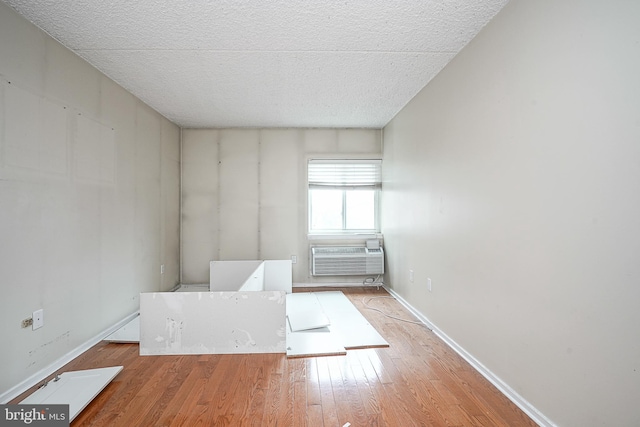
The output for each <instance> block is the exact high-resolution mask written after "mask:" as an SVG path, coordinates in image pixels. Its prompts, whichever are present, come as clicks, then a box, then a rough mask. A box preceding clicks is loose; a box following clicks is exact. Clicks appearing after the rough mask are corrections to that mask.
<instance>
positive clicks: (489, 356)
mask: <svg viewBox="0 0 640 427" xmlns="http://www.w3.org/2000/svg"><path fill="white" fill-rule="evenodd" d="M639 17H640V2H637V1H612V2H603V1H595V0H592V1H584V0H581V1H577V0H571V1H563V2H557V1H553V0H543V1H523V0H512V1H511V2H510V3H509V4H508V5H507V6H506V7H505V8H504V9H503V10H502V11H501V12H500V13H499V14H498V15H497V17H496V18H495V19H494V20H493V21H492V22H491V23H489V24H488V26H487V27H486V28H485V29H484V30H483V31H482V32H481V33H480V34H479V36H478V37H477V38H476V39H474V40H473V41H472V42H471V43H470V44H469V45H468V46H467V47H466V48H465V49H464V50H463V51H462V52H461V53H460V54H459V55H458V56H457V57H456V58H455V59H454V61H453V62H452V63H450V64H449V65H448V66H447V67H446V68H445V69H444V70H443V71H442V72H441V73H440V74H439V75H438V76H437V77H436V78H435V79H434V80H433V81H432V82H431V83H430V84H428V85H427V87H426V88H424V89H423V90H422V91H421V92H420V93H419V94H418V95H417V96H416V97H415V99H413V100H412V101H411V102H410V103H409V104H408V105H407V106H406V107H405V108H404V109H403V110H402V111H401V112H400V113H399V114H398V115H397V116H396V117H395V118H394V119H393V120H392V121H391V122H390V123H389V124H388V126H387V127H385V129H384V166H383V173H384V184H383V193H384V202H383V206H384V208H383V225H384V227H383V232H384V234H385V243H386V249H387V255H388V257H389V261H388V264H389V280H390V282H391V284H392V287H393V288H394V289H395V291H397V292H398V293H399V294H400V295H401V296H403V297H404V298H405V299H406V300H407V301H408V302H409V303H410V304H412V305H413V306H414V307H416V308H417V309H418V310H420V311H421V312H422V313H423V314H424V315H425V316H426V317H427V318H428V319H430V320H431V321H432V322H433V323H434V324H435V325H436V326H437V327H439V328H440V329H441V330H443V331H444V332H445V333H446V334H447V335H449V336H450V337H451V338H453V339H454V340H455V341H456V342H457V343H458V344H460V345H461V346H462V347H463V348H464V349H466V350H467V351H468V352H469V353H471V354H472V355H473V356H474V357H475V358H476V359H478V360H479V361H480V362H481V363H483V364H484V365H485V366H486V367H488V368H489V369H490V370H491V371H492V372H493V373H495V374H496V375H497V376H498V377H499V378H501V379H502V380H503V381H505V382H506V383H507V384H508V385H509V386H511V388H513V390H515V391H516V392H517V393H519V394H520V395H521V396H522V397H524V398H525V399H526V400H528V401H529V403H531V404H532V405H533V406H534V407H536V408H537V409H538V410H540V411H541V412H542V413H543V414H544V415H546V416H547V417H548V418H549V419H551V420H552V421H553V422H555V423H557V424H558V425H565V426H595V425H611V426H613V425H616V426H631V425H640V409H639V408H640V406H638V404H637V400H638V396H640V339H638V337H639V336H640V335H639V328H640V310H638V302H639V301H640V286H639V282H638V277H640V262H639V261H638V260H639V258H638V257H639V255H640V191H639V188H638V185H639V183H640V78H639V76H640V25H638V18H639ZM410 269H413V270H414V271H415V280H414V282H413V283H411V282H410V281H409V274H408V273H409V270H410ZM427 278H431V279H432V281H433V282H432V286H433V289H432V292H428V291H427V289H426V280H427Z"/></svg>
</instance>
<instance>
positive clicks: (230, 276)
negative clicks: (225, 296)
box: [209, 260, 262, 291]
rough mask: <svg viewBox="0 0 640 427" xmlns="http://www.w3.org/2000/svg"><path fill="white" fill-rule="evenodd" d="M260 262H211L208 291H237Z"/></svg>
mask: <svg viewBox="0 0 640 427" xmlns="http://www.w3.org/2000/svg"><path fill="white" fill-rule="evenodd" d="M261 264H262V261H253V260H251V261H211V262H210V263H209V290H210V291H238V290H240V288H241V287H242V286H243V285H244V284H245V282H246V280H247V279H248V278H249V276H251V275H252V274H253V273H254V272H255V271H256V269H258V267H260V265H261Z"/></svg>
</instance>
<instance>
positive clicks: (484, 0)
mask: <svg viewBox="0 0 640 427" xmlns="http://www.w3.org/2000/svg"><path fill="white" fill-rule="evenodd" d="M4 1H5V3H7V4H9V5H10V6H12V7H13V8H14V9H16V10H17V11H18V12H19V13H20V14H21V15H23V16H24V17H26V18H27V19H28V20H29V21H31V22H33V23H34V24H36V25H37V26H38V27H40V28H42V29H43V30H44V31H46V32H47V33H49V34H50V35H51V36H53V37H54V38H55V39H57V40H58V41H60V42H61V43H62V44H64V45H65V46H67V47H68V48H69V49H71V50H73V51H75V52H76V53H77V54H78V55H80V56H81V57H82V58H84V59H86V60H87V61H88V62H89V63H91V64H92V65H93V66H95V67H96V68H98V69H99V70H101V71H102V72H103V73H105V74H106V75H107V76H109V77H111V78H112V79H113V80H115V81H116V82H118V83H119V84H120V85H122V86H123V87H124V88H126V89H127V90H129V91H130V92H131V93H133V94H134V95H136V96H137V97H138V98H140V99H141V100H143V101H144V102H146V103H147V104H149V105H150V106H151V107H153V108H154V109H156V110H157V111H158V112H160V113H161V114H163V115H164V116H165V117H167V118H168V119H170V120H171V121H173V122H175V123H176V124H178V125H180V126H183V127H366V128H381V127H383V126H384V125H386V124H387V123H388V122H389V120H391V119H392V118H393V116H394V115H395V114H396V113H397V112H398V111H399V110H400V109H401V108H402V107H404V105H405V104H406V103H407V102H409V101H410V100H411V98H413V96H414V95H415V94H416V93H417V92H418V91H420V89H422V88H423V87H424V86H425V85H426V84H427V83H428V82H429V81H430V80H431V79H432V78H433V77H434V76H435V75H436V74H437V73H438V72H439V71H440V70H441V69H442V68H443V67H444V66H445V65H446V64H447V63H448V62H449V61H450V60H451V59H452V58H453V57H454V56H455V55H456V53H458V52H459V51H460V49H462V48H463V47H464V46H465V45H466V44H467V43H468V42H469V41H470V40H471V39H472V38H473V37H474V36H475V35H476V34H477V33H478V31H480V29H481V28H482V27H483V26H484V25H485V24H486V23H487V22H488V21H489V20H490V19H491V18H493V16H494V15H495V14H496V13H497V12H498V11H499V10H500V9H501V8H502V7H503V6H504V5H505V4H506V3H507V2H508V0H450V1H445V0H441V1H429V0H406V1H400V0H398V1H388V0H353V1H351V0H348V1H347V0H342V1H316V2H311V1H309V2H302V1H294V0H274V1H264V2H261V1H251V0H244V1H232V0H215V1H214V0H197V1H195V0H194V1H188V0H153V1H152V0H147V1H132V0H82V1H79V0H55V1H52V0H4Z"/></svg>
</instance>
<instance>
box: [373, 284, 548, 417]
mask: <svg viewBox="0 0 640 427" xmlns="http://www.w3.org/2000/svg"><path fill="white" fill-rule="evenodd" d="M384 288H385V289H386V290H387V292H389V293H390V294H391V295H392V296H393V297H394V298H395V299H396V300H398V302H400V304H402V305H403V306H404V307H405V308H406V309H407V310H409V311H410V312H411V313H412V314H413V315H414V316H416V317H417V318H418V319H420V321H421V322H422V323H424V324H425V325H426V326H427V327H428V328H429V329H431V330H432V331H433V332H434V333H435V334H436V335H437V336H438V337H439V338H440V339H441V340H442V341H444V342H445V344H447V345H448V346H449V347H450V348H451V349H452V350H453V351H455V352H456V353H458V354H459V355H460V356H461V357H462V358H463V359H464V360H466V361H467V362H468V363H469V364H470V365H471V366H473V368H474V369H475V370H476V371H478V372H479V373H480V374H481V375H482V376H483V377H485V378H486V379H487V380H488V381H489V382H490V383H491V384H493V385H494V386H495V387H496V388H497V389H498V390H500V392H501V393H502V394H504V395H505V396H506V397H507V398H508V399H509V400H511V401H512V402H513V403H514V404H515V405H516V406H517V407H518V408H520V409H521V410H522V411H523V412H524V413H525V414H527V415H528V416H529V417H530V418H531V419H532V420H533V421H534V422H535V423H537V424H538V425H539V426H542V427H556V424H554V423H553V422H552V421H551V420H550V419H549V418H547V417H546V416H544V414H542V413H541V412H540V411H538V410H537V409H536V408H535V407H534V406H533V405H532V404H531V403H529V402H528V401H527V400H526V399H524V398H523V397H522V396H520V395H519V394H518V393H517V392H516V391H515V390H513V389H512V388H511V387H510V386H509V385H508V384H507V383H505V382H504V381H502V380H501V379H500V378H499V377H498V376H497V375H495V374H494V373H493V372H491V371H490V370H489V369H488V368H487V367H486V366H484V365H483V364H482V363H481V362H480V361H479V360H478V359H476V358H475V357H473V356H472V355H471V354H470V353H469V352H468V351H466V350H465V349H464V348H463V347H462V346H460V345H459V344H458V343H457V342H455V341H454V340H453V339H451V337H449V336H448V335H447V334H445V333H444V332H443V331H442V330H440V329H439V328H438V327H437V326H435V325H434V324H433V323H432V322H431V321H430V320H429V319H427V317H426V316H424V315H423V314H422V313H420V312H419V311H418V310H416V309H415V308H414V307H413V306H412V305H411V304H409V303H408V302H407V301H406V300H405V299H404V298H402V297H401V296H400V295H399V294H398V293H397V292H395V291H394V290H393V289H391V288H389V287H387V286H384Z"/></svg>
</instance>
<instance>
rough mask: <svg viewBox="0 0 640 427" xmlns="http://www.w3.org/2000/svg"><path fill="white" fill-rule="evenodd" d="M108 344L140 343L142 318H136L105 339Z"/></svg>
mask: <svg viewBox="0 0 640 427" xmlns="http://www.w3.org/2000/svg"><path fill="white" fill-rule="evenodd" d="M104 341H108V342H117V343H136V342H140V316H136V317H134V318H133V320H131V321H130V322H129V323H127V324H126V325H124V326H123V327H121V328H120V329H118V330H117V331H115V332H114V333H112V334H111V335H109V336H108V337H106V338H105V339H104Z"/></svg>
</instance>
